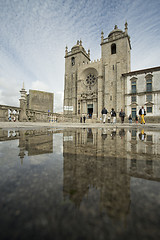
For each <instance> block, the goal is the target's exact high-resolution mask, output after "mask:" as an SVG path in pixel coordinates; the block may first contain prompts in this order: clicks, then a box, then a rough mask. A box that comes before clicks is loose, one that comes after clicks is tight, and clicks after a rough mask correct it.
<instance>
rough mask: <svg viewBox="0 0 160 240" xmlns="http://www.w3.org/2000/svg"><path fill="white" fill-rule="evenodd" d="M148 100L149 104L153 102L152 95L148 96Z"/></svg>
mask: <svg viewBox="0 0 160 240" xmlns="http://www.w3.org/2000/svg"><path fill="white" fill-rule="evenodd" d="M146 100H147V102H151V101H152V94H148V95H147V96H146Z"/></svg>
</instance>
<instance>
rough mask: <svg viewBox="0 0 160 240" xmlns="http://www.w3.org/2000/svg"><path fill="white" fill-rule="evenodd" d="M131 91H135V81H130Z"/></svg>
mask: <svg viewBox="0 0 160 240" xmlns="http://www.w3.org/2000/svg"><path fill="white" fill-rule="evenodd" d="M131 91H132V93H136V81H132V82H131Z"/></svg>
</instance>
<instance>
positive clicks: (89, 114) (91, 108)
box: [87, 104, 93, 118]
mask: <svg viewBox="0 0 160 240" xmlns="http://www.w3.org/2000/svg"><path fill="white" fill-rule="evenodd" d="M92 114H93V104H87V115H88V117H89V118H92Z"/></svg>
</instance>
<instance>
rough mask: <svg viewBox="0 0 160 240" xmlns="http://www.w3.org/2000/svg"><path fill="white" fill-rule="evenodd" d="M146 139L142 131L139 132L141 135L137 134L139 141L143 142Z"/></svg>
mask: <svg viewBox="0 0 160 240" xmlns="http://www.w3.org/2000/svg"><path fill="white" fill-rule="evenodd" d="M145 138H146V133H145V132H144V129H142V130H141V133H140V134H139V139H140V140H141V141H144V140H145Z"/></svg>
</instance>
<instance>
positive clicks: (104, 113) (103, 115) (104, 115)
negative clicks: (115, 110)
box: [101, 107, 108, 123]
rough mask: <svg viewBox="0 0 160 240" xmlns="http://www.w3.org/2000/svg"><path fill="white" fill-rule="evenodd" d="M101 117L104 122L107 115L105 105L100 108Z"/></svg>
mask: <svg viewBox="0 0 160 240" xmlns="http://www.w3.org/2000/svg"><path fill="white" fill-rule="evenodd" d="M101 113H102V117H103V123H105V122H106V116H107V113H108V111H107V109H105V107H104V108H103V109H102V112H101Z"/></svg>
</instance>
